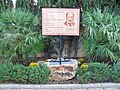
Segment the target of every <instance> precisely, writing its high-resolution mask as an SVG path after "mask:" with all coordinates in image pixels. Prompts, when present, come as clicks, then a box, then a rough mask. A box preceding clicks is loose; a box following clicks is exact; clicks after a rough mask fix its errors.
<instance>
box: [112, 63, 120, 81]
mask: <svg viewBox="0 0 120 90" xmlns="http://www.w3.org/2000/svg"><path fill="white" fill-rule="evenodd" d="M111 78H112V80H113V81H114V82H119V83H120V62H117V63H116V64H114V65H113V67H112V69H111Z"/></svg>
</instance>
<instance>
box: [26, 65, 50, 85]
mask: <svg viewBox="0 0 120 90" xmlns="http://www.w3.org/2000/svg"><path fill="white" fill-rule="evenodd" d="M28 69H29V82H31V83H35V84H38V83H46V82H47V81H48V80H49V77H50V75H51V72H50V70H49V69H48V67H47V66H46V65H44V64H41V65H39V66H37V67H34V68H32V67H28Z"/></svg>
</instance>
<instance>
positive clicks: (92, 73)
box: [77, 62, 110, 83]
mask: <svg viewBox="0 0 120 90" xmlns="http://www.w3.org/2000/svg"><path fill="white" fill-rule="evenodd" d="M109 78H110V70H109V65H108V64H104V63H97V62H94V63H92V62H91V63H89V64H88V68H87V69H84V68H81V67H80V68H78V70H77V79H78V80H79V81H80V83H88V82H91V81H95V82H102V81H106V80H108V79H109Z"/></svg>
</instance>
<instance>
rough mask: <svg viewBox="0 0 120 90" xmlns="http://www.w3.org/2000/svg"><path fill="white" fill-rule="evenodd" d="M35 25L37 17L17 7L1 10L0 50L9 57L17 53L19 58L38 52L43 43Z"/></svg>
mask: <svg viewBox="0 0 120 90" xmlns="http://www.w3.org/2000/svg"><path fill="white" fill-rule="evenodd" d="M37 25H38V18H37V17H36V16H35V15H33V14H32V13H30V12H28V11H25V10H24V11H22V10H20V9H17V10H15V11H10V10H7V11H6V12H2V13H1V14H0V30H1V32H0V35H1V36H0V42H1V43H0V48H1V49H0V52H2V53H3V54H6V55H10V56H11V57H12V56H16V55H17V56H18V57H19V58H23V57H27V54H31V53H32V54H38V52H40V51H41V50H42V48H43V43H42V38H41V35H40V34H39V35H38V33H37V30H36V26H37ZM38 45H39V47H38ZM36 46H37V47H36Z"/></svg>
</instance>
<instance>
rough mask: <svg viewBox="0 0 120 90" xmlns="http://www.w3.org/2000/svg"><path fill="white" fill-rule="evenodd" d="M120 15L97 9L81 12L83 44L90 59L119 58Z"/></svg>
mask: <svg viewBox="0 0 120 90" xmlns="http://www.w3.org/2000/svg"><path fill="white" fill-rule="evenodd" d="M119 23H120V16H115V15H114V14H110V13H108V12H107V11H103V13H102V12H101V10H99V9H97V10H94V11H93V12H85V13H84V14H83V24H84V25H85V26H86V33H85V34H84V39H83V44H84V49H85V51H86V53H87V55H88V56H89V57H90V58H91V59H95V58H96V59H97V60H98V58H101V59H102V60H103V59H105V58H107V59H109V60H119V59H120V24H119Z"/></svg>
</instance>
